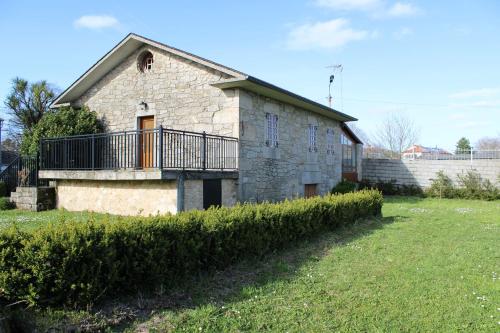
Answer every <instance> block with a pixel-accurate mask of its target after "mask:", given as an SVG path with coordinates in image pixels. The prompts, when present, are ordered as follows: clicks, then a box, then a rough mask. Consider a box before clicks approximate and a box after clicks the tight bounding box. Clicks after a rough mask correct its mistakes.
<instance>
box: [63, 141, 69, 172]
mask: <svg viewBox="0 0 500 333" xmlns="http://www.w3.org/2000/svg"><path fill="white" fill-rule="evenodd" d="M63 154H64V156H63V167H64V169H68V139H66V138H65V139H64V147H63Z"/></svg>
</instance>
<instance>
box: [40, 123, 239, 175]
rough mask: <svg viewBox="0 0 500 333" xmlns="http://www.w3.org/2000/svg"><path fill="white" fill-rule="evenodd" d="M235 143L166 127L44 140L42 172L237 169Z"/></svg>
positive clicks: (41, 144) (224, 137)
mask: <svg viewBox="0 0 500 333" xmlns="http://www.w3.org/2000/svg"><path fill="white" fill-rule="evenodd" d="M237 157H238V139H236V138H232V137H227V136H220V135H212V134H206V133H204V132H203V133H197V132H189V131H179V130H172V129H165V128H163V127H159V128H155V129H147V130H137V131H124V132H115V133H102V134H90V135H77V136H69V137H60V138H46V139H42V140H41V143H40V169H41V170H116V169H149V168H157V169H182V170H237V169H238V158H237Z"/></svg>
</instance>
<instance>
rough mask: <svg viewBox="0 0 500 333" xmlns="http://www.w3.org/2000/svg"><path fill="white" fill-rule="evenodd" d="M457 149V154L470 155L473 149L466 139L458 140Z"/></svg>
mask: <svg viewBox="0 0 500 333" xmlns="http://www.w3.org/2000/svg"><path fill="white" fill-rule="evenodd" d="M456 147H457V149H456V150H455V154H463V153H469V152H470V151H471V149H472V147H471V146H470V141H469V139H467V138H466V137H462V138H460V140H458V142H457V145H456Z"/></svg>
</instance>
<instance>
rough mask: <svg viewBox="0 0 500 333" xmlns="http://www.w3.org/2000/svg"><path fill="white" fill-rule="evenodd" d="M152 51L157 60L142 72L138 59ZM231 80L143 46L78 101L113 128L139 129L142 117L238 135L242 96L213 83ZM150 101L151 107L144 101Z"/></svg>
mask: <svg viewBox="0 0 500 333" xmlns="http://www.w3.org/2000/svg"><path fill="white" fill-rule="evenodd" d="M146 51H149V52H151V53H152V54H153V57H154V64H153V67H152V69H151V71H147V72H144V73H143V72H141V71H139V70H138V67H137V62H138V59H139V58H140V56H141V55H142V54H143V53H144V52H146ZM228 78H230V77H229V76H228V75H227V74H224V73H221V72H218V71H216V70H214V69H210V68H207V67H205V66H202V65H200V64H197V63H195V62H193V61H190V60H186V59H184V58H181V57H179V56H176V55H173V54H170V53H168V52H166V51H163V50H160V49H157V48H153V47H143V48H140V49H139V50H137V51H136V52H134V53H133V54H132V55H130V56H129V57H128V58H127V59H126V60H125V61H123V62H122V63H121V64H120V65H119V66H117V67H116V68H115V69H113V70H112V71H111V72H109V73H108V74H106V75H105V76H104V77H103V78H102V79H101V80H99V81H98V82H97V83H96V84H95V85H94V86H93V87H92V88H90V89H89V90H88V91H87V92H86V93H85V94H84V95H83V96H81V97H80V98H79V99H78V100H77V101H75V102H74V103H73V104H74V105H75V106H82V105H87V106H88V107H89V108H90V110H92V111H96V112H97V113H98V115H100V116H101V118H102V119H103V120H104V122H105V124H106V127H107V129H108V130H109V131H122V130H134V129H136V128H137V126H138V117H141V116H151V115H154V116H155V123H156V126H160V125H163V126H164V127H165V128H173V129H180V130H187V131H195V132H202V131H206V132H207V133H212V134H219V135H226V136H235V137H237V136H238V98H237V95H236V94H235V91H234V90H228V91H223V90H221V89H219V88H215V87H212V86H211V85H210V84H211V83H214V82H217V81H220V80H225V79H228ZM141 102H145V103H147V108H144V107H143V106H141V105H140V103H141Z"/></svg>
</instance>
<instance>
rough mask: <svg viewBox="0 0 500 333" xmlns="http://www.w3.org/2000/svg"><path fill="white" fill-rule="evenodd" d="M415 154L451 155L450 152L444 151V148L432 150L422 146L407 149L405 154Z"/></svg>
mask: <svg viewBox="0 0 500 333" xmlns="http://www.w3.org/2000/svg"><path fill="white" fill-rule="evenodd" d="M413 153H433V154H449V155H451V153H449V152H448V151H446V150H444V149H442V148H438V147H435V148H431V147H424V146H421V145H413V146H411V147H410V148H408V149H406V150H405V151H404V152H403V154H413Z"/></svg>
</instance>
